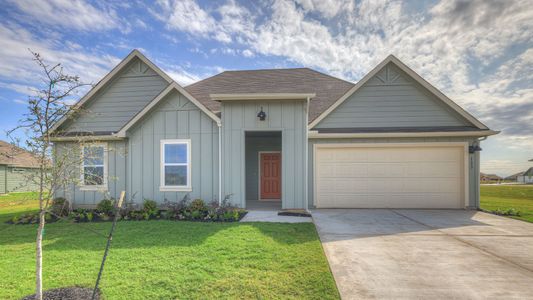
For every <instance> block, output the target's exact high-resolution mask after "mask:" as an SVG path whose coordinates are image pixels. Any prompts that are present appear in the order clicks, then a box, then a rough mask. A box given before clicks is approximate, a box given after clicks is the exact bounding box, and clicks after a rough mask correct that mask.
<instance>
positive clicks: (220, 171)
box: [217, 123, 222, 206]
mask: <svg viewBox="0 0 533 300" xmlns="http://www.w3.org/2000/svg"><path fill="white" fill-rule="evenodd" d="M217 125H218V205H219V206H220V205H222V124H221V123H217Z"/></svg>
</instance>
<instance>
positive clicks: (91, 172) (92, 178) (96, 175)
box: [83, 167, 104, 185]
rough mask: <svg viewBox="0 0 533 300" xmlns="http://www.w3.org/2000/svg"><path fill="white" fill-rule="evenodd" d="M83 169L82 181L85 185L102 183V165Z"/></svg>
mask: <svg viewBox="0 0 533 300" xmlns="http://www.w3.org/2000/svg"><path fill="white" fill-rule="evenodd" d="M83 170H84V172H83V173H84V174H83V181H84V182H83V183H84V184H85V185H102V184H104V167H85V168H83Z"/></svg>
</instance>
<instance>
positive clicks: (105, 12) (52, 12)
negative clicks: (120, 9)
mask: <svg viewBox="0 0 533 300" xmlns="http://www.w3.org/2000/svg"><path fill="white" fill-rule="evenodd" d="M9 1H10V2H11V3H13V4H14V5H15V6H16V7H17V8H18V9H19V10H20V11H21V12H23V13H24V14H25V15H28V16H30V17H31V20H32V21H33V22H35V21H37V22H39V23H43V24H49V25H54V26H60V27H63V28H67V29H68V28H71V29H76V30H82V31H100V30H107V29H113V28H117V27H119V26H120V22H119V20H118V17H117V15H116V13H115V12H114V11H113V10H110V9H102V8H97V7H95V6H94V5H91V4H90V3H87V2H86V1H84V0H46V1H31V0H9Z"/></svg>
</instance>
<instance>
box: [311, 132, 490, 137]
mask: <svg viewBox="0 0 533 300" xmlns="http://www.w3.org/2000/svg"><path fill="white" fill-rule="evenodd" d="M498 133H500V132H499V131H494V130H479V131H433V132H359V133H319V132H318V131H316V130H310V131H309V132H308V137H309V138H310V139H338V138H388V137H436V136H438V137H487V136H491V135H495V134H498Z"/></svg>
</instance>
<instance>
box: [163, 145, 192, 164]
mask: <svg viewBox="0 0 533 300" xmlns="http://www.w3.org/2000/svg"><path fill="white" fill-rule="evenodd" d="M165 163H187V145H186V144H166V145H165Z"/></svg>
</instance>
